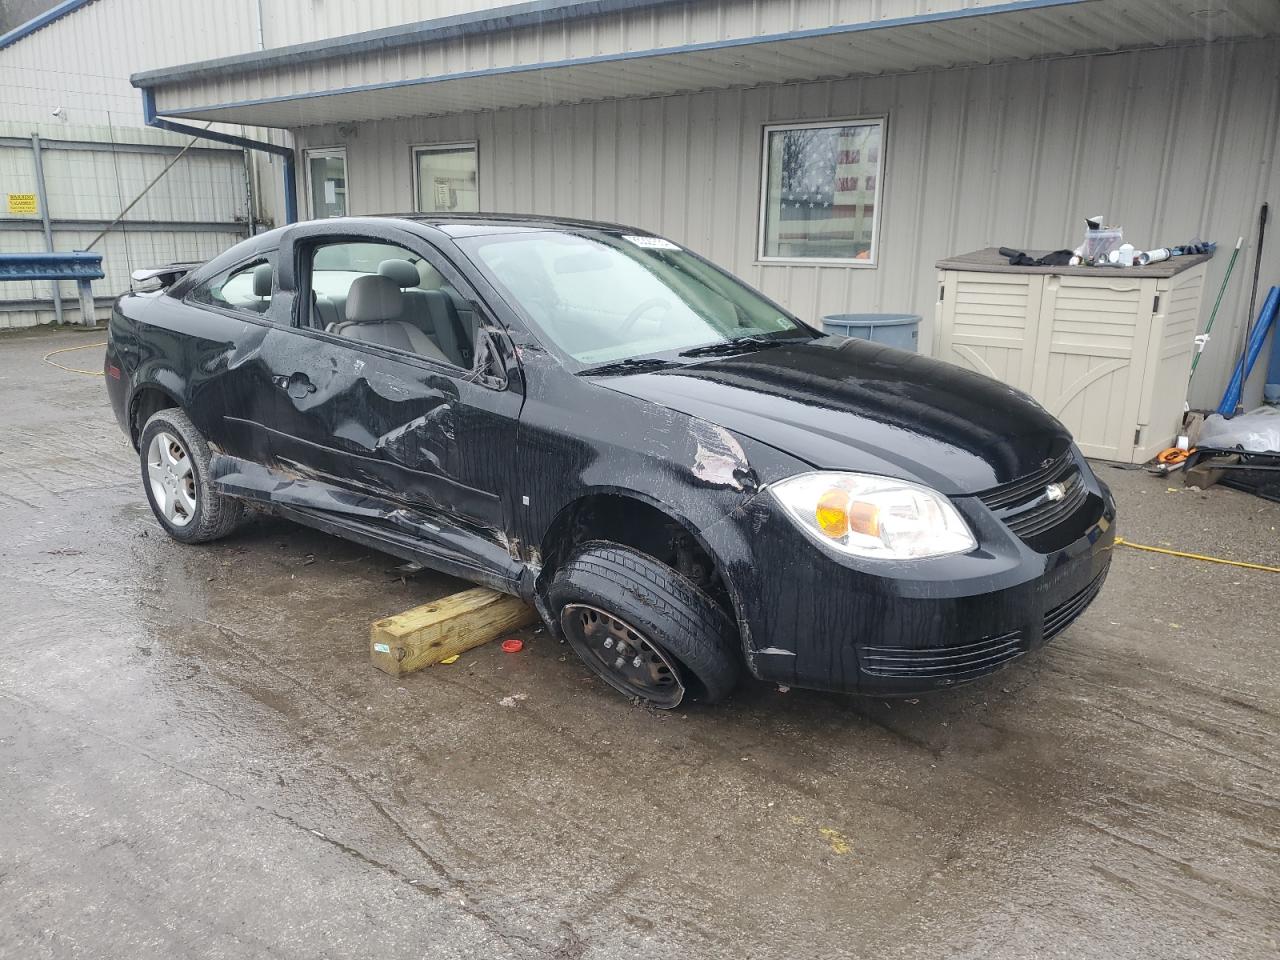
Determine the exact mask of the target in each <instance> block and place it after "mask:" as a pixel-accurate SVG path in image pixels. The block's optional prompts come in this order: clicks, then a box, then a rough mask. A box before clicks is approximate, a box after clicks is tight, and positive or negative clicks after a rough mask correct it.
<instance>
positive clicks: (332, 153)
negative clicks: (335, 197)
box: [302, 146, 351, 220]
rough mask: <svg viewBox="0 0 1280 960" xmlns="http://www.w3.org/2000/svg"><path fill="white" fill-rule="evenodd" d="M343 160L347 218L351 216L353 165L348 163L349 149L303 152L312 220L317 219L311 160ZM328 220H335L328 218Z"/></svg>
mask: <svg viewBox="0 0 1280 960" xmlns="http://www.w3.org/2000/svg"><path fill="white" fill-rule="evenodd" d="M312 157H321V158H332V157H341V158H342V174H343V177H342V179H343V180H344V181H346V184H347V186H346V192H345V193H344V194H343V196H344V197H346V201H347V216H351V165H350V164H349V163H347V148H346V147H343V146H337V147H311V148H308V149H306V150H303V151H302V164H303V166H304V167H306V186H305V189H306V191H307V213H309V214H310V215H311V219H312V220H315V219H316V210H315V196H316V195H315V191H314V190H312V189H311V158H312ZM326 219H333V218H332V217H327V218H326Z"/></svg>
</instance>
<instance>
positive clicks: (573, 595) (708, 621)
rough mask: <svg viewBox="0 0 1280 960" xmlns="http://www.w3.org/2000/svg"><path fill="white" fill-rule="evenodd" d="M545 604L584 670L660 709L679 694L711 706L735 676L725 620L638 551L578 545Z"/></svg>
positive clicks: (736, 655)
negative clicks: (586, 668)
mask: <svg viewBox="0 0 1280 960" xmlns="http://www.w3.org/2000/svg"><path fill="white" fill-rule="evenodd" d="M547 599H548V601H549V603H550V606H551V610H552V611H553V613H554V614H555V616H556V617H557V618H558V619H559V625H560V629H561V630H562V631H563V632H564V636H565V639H566V640H568V642H569V644H570V646H572V647H573V648H574V652H575V653H577V654H578V656H579V657H581V658H582V660H583V662H584V663H585V664H586V665H587V666H588V667H590V668H591V669H592V670H593V671H594V672H595V673H596V674H598V675H599V676H600V677H601V679H603V680H604V681H605V682H606V683H608V684H609V685H610V686H612V687H614V688H615V689H617V690H619V691H621V692H622V693H624V694H626V695H628V696H632V697H639V698H640V699H642V700H644V701H646V702H648V703H650V704H652V705H653V706H655V707H658V708H660V709H665V710H670V709H672V708H673V707H676V706H678V705H679V704H680V703H681V701H682V700H683V699H684V698H685V696H686V694H687V695H688V696H690V697H693V698H695V699H698V700H701V701H703V702H704V703H716V702H718V701H720V700H723V699H724V698H725V697H727V696H728V695H729V694H730V693H732V692H733V689H734V687H736V686H737V684H738V681H739V679H740V677H741V676H742V655H741V653H740V652H739V644H738V633H737V630H736V628H735V625H734V623H733V621H732V620H731V619H730V618H729V617H728V616H727V615H726V614H725V612H724V611H723V610H722V609H721V608H720V607H719V606H717V605H716V603H715V601H713V600H712V599H711V598H710V597H709V596H707V594H706V593H704V592H703V591H702V590H700V589H699V588H698V587H697V586H696V585H695V584H694V583H693V582H692V581H690V580H688V579H687V578H686V577H684V576H682V575H681V574H679V573H678V572H676V571H675V570H673V569H672V568H671V567H669V566H667V565H666V564H664V563H660V562H659V561H657V560H655V559H653V558H652V557H650V556H648V555H647V554H643V553H641V552H640V551H638V550H633V549H631V548H630V547H624V546H622V545H621V544H618V543H613V542H611V541H607V540H594V541H590V542H588V543H584V544H583V545H582V546H580V547H579V548H578V549H577V550H576V551H575V552H574V553H573V555H572V556H571V557H570V558H569V560H568V561H567V562H566V563H565V564H564V566H562V567H561V568H560V569H559V570H557V571H556V574H555V577H554V578H553V579H552V581H551V586H550V587H549V588H548V590H547ZM619 650H622V651H623V654H622V655H621V656H619V655H618V651H619ZM669 674H670V675H671V680H668V679H667V677H668V675H669Z"/></svg>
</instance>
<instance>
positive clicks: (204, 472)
mask: <svg viewBox="0 0 1280 960" xmlns="http://www.w3.org/2000/svg"><path fill="white" fill-rule="evenodd" d="M138 459H139V461H140V462H141V466H142V489H143V490H144V491H145V492H146V494H147V502H148V503H150V504H151V512H152V513H154V514H155V515H156V519H157V520H159V521H160V525H161V526H162V527H164V529H165V532H166V533H167V534H169V536H171V537H173V539H175V540H177V541H179V542H180V543H207V542H208V541H210V540H217V539H219V538H220V537H225V536H226V535H227V534H228V533H230V532H231V531H232V530H234V529H235V527H236V524H238V523H239V522H240V520H241V518H242V517H243V516H244V505H243V504H242V503H241V502H240V501H239V500H236V499H235V498H233V497H228V496H226V495H224V494H221V493H219V492H218V491H217V490H215V489H214V487H213V484H212V483H211V482H210V480H209V477H210V470H209V444H208V443H206V442H205V439H204V437H203V436H202V435H201V433H200V431H199V430H197V429H196V427H195V424H193V423H192V422H191V418H190V417H188V416H187V415H186V414H185V413H183V412H182V411H181V410H179V409H178V408H176V407H171V408H169V409H167V410H160V411H158V412H157V413H154V414H152V415H151V418H150V419H149V420H147V422H146V425H145V426H144V427H143V428H142V435H141V437H140V438H139V440H138Z"/></svg>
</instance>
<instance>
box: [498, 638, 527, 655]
mask: <svg viewBox="0 0 1280 960" xmlns="http://www.w3.org/2000/svg"><path fill="white" fill-rule="evenodd" d="M502 649H503V650H505V651H507V653H519V652H520V651H521V650H523V649H524V641H523V640H521V639H520V638H519V637H507V639H505V640H503V641H502Z"/></svg>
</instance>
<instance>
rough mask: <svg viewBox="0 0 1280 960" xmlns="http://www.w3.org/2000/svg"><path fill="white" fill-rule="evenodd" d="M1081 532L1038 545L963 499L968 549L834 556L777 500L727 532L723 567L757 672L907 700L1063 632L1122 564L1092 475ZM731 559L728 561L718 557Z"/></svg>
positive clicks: (1110, 509)
mask: <svg viewBox="0 0 1280 960" xmlns="http://www.w3.org/2000/svg"><path fill="white" fill-rule="evenodd" d="M1084 473H1085V483H1086V485H1087V486H1088V499H1087V500H1086V502H1085V504H1084V506H1082V507H1081V508H1080V511H1079V512H1078V513H1077V514H1076V517H1075V521H1074V522H1075V523H1076V524H1078V529H1081V530H1082V531H1083V532H1082V533H1081V534H1080V535H1079V536H1076V537H1075V538H1074V539H1072V540H1071V541H1070V542H1069V543H1066V544H1065V545H1060V546H1058V547H1057V549H1054V550H1052V551H1050V552H1040V551H1037V550H1035V549H1032V548H1031V547H1030V546H1028V545H1027V544H1026V543H1024V542H1023V541H1022V540H1020V539H1019V538H1018V537H1017V536H1016V535H1014V534H1013V533H1012V532H1011V531H1010V530H1009V529H1008V527H1007V526H1005V525H1004V524H1003V523H1002V522H1001V521H1000V520H999V519H997V518H996V516H995V515H994V514H993V513H992V512H991V511H990V510H988V509H986V508H985V507H984V506H983V505H982V504H981V503H980V502H979V501H977V499H976V498H967V497H966V498H956V499H955V500H954V502H955V504H956V506H957V507H958V508H959V509H960V510H961V512H962V513H963V514H964V515H965V518H966V520H968V522H969V524H970V526H971V527H972V528H973V530H974V533H975V535H976V536H977V539H978V542H979V547H978V549H977V550H975V551H973V552H972V553H970V554H967V555H964V556H959V557H943V558H939V559H937V560H924V561H912V562H898V563H886V562H883V561H881V562H866V561H862V562H859V561H848V560H837V559H835V558H833V557H832V556H830V555H828V554H827V553H825V552H823V551H822V550H820V549H819V548H818V547H817V546H815V545H814V544H813V543H812V541H810V540H809V539H808V538H807V537H806V536H805V535H804V534H802V533H801V532H800V531H799V530H798V529H797V528H796V527H795V525H794V524H793V523H792V522H791V520H790V519H789V518H787V517H786V516H785V514H784V513H783V511H782V509H781V508H780V507H779V506H778V505H777V504H776V502H775V501H773V498H772V496H771V495H770V494H768V493H763V494H761V495H759V496H757V497H756V498H754V499H753V500H752V501H751V503H750V504H749V505H748V506H747V507H746V508H744V509H743V510H742V511H740V513H739V514H738V515H736V516H735V517H734V518H732V520H731V527H726V526H723V525H717V526H718V527H721V529H720V530H719V531H717V534H718V536H717V538H716V539H720V540H721V542H719V543H716V542H713V543H712V544H711V545H712V549H713V550H722V549H723V550H729V551H731V552H732V551H733V550H734V549H735V547H736V548H737V549H739V550H742V549H745V552H746V553H747V554H748V556H746V557H744V558H742V559H739V560H738V561H730V562H727V563H725V564H724V568H725V570H726V571H727V574H728V577H727V578H728V579H729V581H730V585H731V592H732V593H733V595H734V600H735V604H736V606H737V608H738V614H739V621H740V625H741V626H742V627H743V630H742V634H743V644H744V652H745V653H746V656H747V662H748V665H749V666H750V668H751V671H752V673H754V674H755V675H756V676H757V677H759V678H760V679H762V680H769V681H774V682H778V683H783V684H787V685H791V686H797V687H807V688H811V689H818V690H834V691H843V692H856V693H864V694H892V695H905V694H915V693H923V692H926V691H930V690H936V689H940V688H946V687H949V686H954V685H955V684H959V683H963V682H966V681H969V680H973V679H976V678H978V677H981V676H985V675H986V674H989V673H992V672H993V671H995V670H998V669H1000V668H1001V667H1003V666H1005V665H1007V664H1009V663H1011V662H1013V661H1014V660H1017V659H1019V658H1021V657H1022V656H1023V655H1025V654H1027V653H1028V652H1030V651H1033V650H1035V649H1037V648H1038V647H1041V646H1043V645H1044V644H1045V643H1046V642H1048V641H1049V640H1050V639H1052V638H1053V637H1054V636H1056V635H1057V634H1058V633H1060V632H1061V631H1062V630H1063V629H1065V628H1066V627H1067V626H1068V625H1069V624H1070V623H1071V622H1072V621H1074V620H1075V618H1076V617H1078V616H1079V615H1080V614H1081V613H1082V612H1083V611H1084V610H1085V608H1086V607H1087V606H1088V605H1089V603H1090V602H1091V601H1092V600H1093V599H1094V597H1095V596H1097V594H1098V591H1099V590H1100V589H1101V588H1102V584H1103V582H1104V580H1105V579H1106V575H1107V571H1108V569H1109V568H1110V565H1111V554H1112V546H1113V544H1114V541H1115V502H1114V500H1113V499H1112V497H1111V493H1110V491H1109V490H1108V489H1107V488H1106V486H1105V485H1104V484H1102V482H1101V481H1099V480H1098V479H1097V478H1096V477H1094V476H1093V475H1092V472H1091V471H1088V470H1087V468H1086V469H1085V471H1084ZM721 556H722V557H723V556H725V554H724V553H721Z"/></svg>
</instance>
